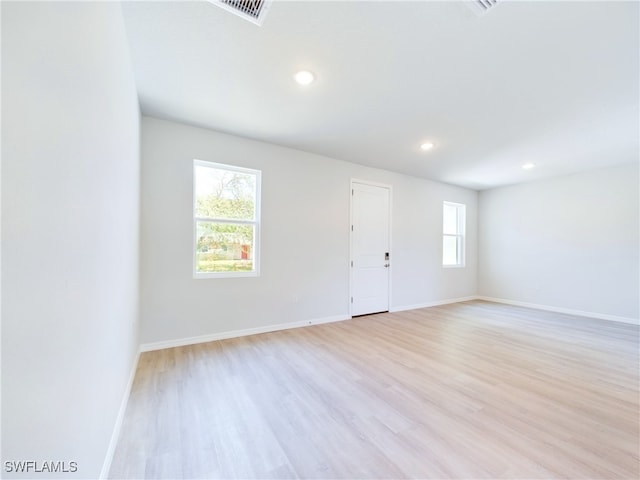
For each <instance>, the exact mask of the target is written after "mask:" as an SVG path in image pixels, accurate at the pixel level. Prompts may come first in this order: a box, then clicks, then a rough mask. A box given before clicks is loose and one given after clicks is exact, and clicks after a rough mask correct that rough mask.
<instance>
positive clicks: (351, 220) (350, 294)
mask: <svg viewBox="0 0 640 480" xmlns="http://www.w3.org/2000/svg"><path fill="white" fill-rule="evenodd" d="M356 183H357V184H360V185H368V186H373V187H382V188H386V189H388V190H389V256H390V259H389V260H390V266H389V300H388V302H389V311H391V309H392V307H391V305H392V303H391V300H392V298H393V280H392V279H393V275H392V272H393V260H394V259H393V237H392V235H391V232H393V214H392V212H393V186H392V185H390V184H388V183H379V182H372V181H369V180H362V179H360V178H352V179H351V181H350V182H349V225H348V228H349V297H348V303H349V316H350V317H353V315H352V313H353V303H352V302H351V299H352V298H353V268H351V262H352V261H353V234H352V230H351V227H352V225H353V185H354V184H356Z"/></svg>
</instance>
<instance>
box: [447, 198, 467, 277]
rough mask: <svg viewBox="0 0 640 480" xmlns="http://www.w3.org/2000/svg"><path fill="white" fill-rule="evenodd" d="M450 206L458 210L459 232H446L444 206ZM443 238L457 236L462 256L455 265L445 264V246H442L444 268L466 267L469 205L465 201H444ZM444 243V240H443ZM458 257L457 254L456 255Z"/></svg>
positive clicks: (457, 245) (457, 229) (457, 246)
mask: <svg viewBox="0 0 640 480" xmlns="http://www.w3.org/2000/svg"><path fill="white" fill-rule="evenodd" d="M445 206H450V207H455V208H456V210H457V212H458V215H457V216H458V218H457V223H458V225H457V226H456V227H457V228H456V231H457V232H458V233H455V234H454V233H444V207H445ZM460 212H462V219H460ZM441 224H442V238H443V240H444V238H445V237H455V238H456V248H460V258H459V259H458V260H459V261H458V263H456V264H453V265H445V264H444V247H443V248H442V268H465V267H466V261H467V252H466V251H467V245H466V236H467V235H466V233H467V232H466V227H467V206H466V205H465V204H464V203H456V202H447V201H444V202H442V222H441ZM442 244H444V242H442ZM456 257H457V255H456Z"/></svg>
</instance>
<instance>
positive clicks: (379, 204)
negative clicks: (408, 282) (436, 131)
mask: <svg viewBox="0 0 640 480" xmlns="http://www.w3.org/2000/svg"><path fill="white" fill-rule="evenodd" d="M389 197H390V191H389V188H387V187H381V186H377V185H369V184H365V183H358V182H352V183H351V295H352V296H351V315H365V314H367V313H377V312H386V311H388V310H389V271H390V269H389V267H390V262H389Z"/></svg>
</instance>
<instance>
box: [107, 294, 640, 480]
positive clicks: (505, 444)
mask: <svg viewBox="0 0 640 480" xmlns="http://www.w3.org/2000/svg"><path fill="white" fill-rule="evenodd" d="M638 424H639V386H638V327H637V326H633V325H625V324H619V323H614V322H607V321H601V320H594V319H588V318H581V317H573V316H569V315H561V314H556V313H549V312H543V311H538V310H530V309H526V308H519V307H511V306H506V305H499V304H493V303H488V302H481V301H474V302H466V303H459V304H454V305H447V306H442V307H434V308H428V309H422V310H413V311H408V312H401V313H393V314H380V315H374V316H368V317H361V318H356V319H353V320H348V321H345V322H339V323H333V324H327V325H319V326H314V327H307V328H299V329H294V330H288V331H282V332H276V333H269V334H263V335H255V336H251V337H244V338H238V339H232V340H224V341H218V342H211V343H206V344H200V345H193V346H189V347H181V348H173V349H167V350H161V351H156V352H150V353H145V354H143V355H142V357H141V360H140V365H139V367H138V372H137V375H136V379H135V384H134V386H133V391H132V395H131V399H130V401H129V406H128V410H127V413H126V418H125V422H124V426H123V431H122V436H121V439H120V442H119V445H118V448H117V451H116V454H115V458H114V461H113V464H112V468H111V472H110V476H111V477H112V478H278V479H281V478H282V479H284V478H341V479H342V478H357V479H361V478H385V479H386V478H394V479H395V478H465V479H471V478H607V479H609V478H634V479H635V478H639V477H640V464H639V460H638V453H639V432H638V429H639V426H638Z"/></svg>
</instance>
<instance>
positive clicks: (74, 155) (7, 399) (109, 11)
mask: <svg viewBox="0 0 640 480" xmlns="http://www.w3.org/2000/svg"><path fill="white" fill-rule="evenodd" d="M2 76H3V77H2V168H3V172H2V174H3V175H2V236H3V238H2V240H3V242H2V259H3V264H2V299H3V305H2V447H3V450H2V461H3V462H2V471H3V474H4V475H5V476H6V477H12V476H13V475H10V474H7V473H5V470H6V465H5V462H12V461H29V460H31V461H37V462H38V463H39V467H40V468H42V462H44V461H50V462H57V461H65V462H67V463H66V467H67V468H69V462H71V461H75V462H77V468H78V471H77V472H76V473H67V474H66V475H64V476H67V477H72V478H97V477H98V476H99V475H100V471H101V468H102V466H103V462H104V460H105V456H106V453H107V450H108V445H109V441H110V438H111V435H112V431H113V428H114V423H115V421H116V417H117V414H118V410H119V407H120V403H121V400H122V398H123V394H124V392H125V389H126V386H127V382H128V380H129V375H130V371H131V368H132V366H133V362H134V360H135V356H136V353H137V347H138V324H137V317H138V267H139V265H138V264H139V255H138V252H139V234H138V232H139V192H140V188H139V184H140V176H139V171H140V165H139V111H138V103H137V97H136V92H135V86H134V81H133V74H132V70H131V67H130V62H129V53H128V47H127V44H126V40H125V36H124V27H123V22H122V18H121V12H120V6H119V4H117V3H94V2H87V3H58V2H51V3H30V2H22V3H10V2H2ZM50 476H55V475H48V474H42V473H40V474H39V473H34V471H33V470H32V471H31V472H30V473H28V474H25V475H24V477H26V478H36V477H42V478H48V477H50Z"/></svg>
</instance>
